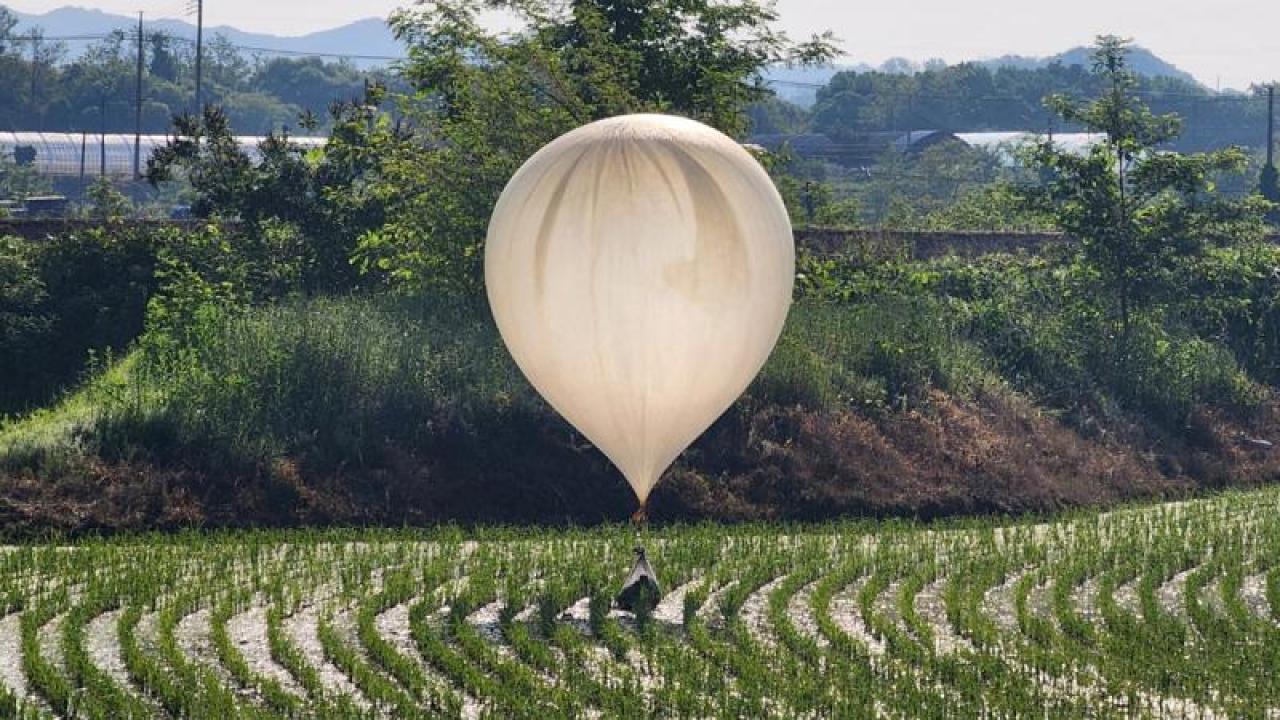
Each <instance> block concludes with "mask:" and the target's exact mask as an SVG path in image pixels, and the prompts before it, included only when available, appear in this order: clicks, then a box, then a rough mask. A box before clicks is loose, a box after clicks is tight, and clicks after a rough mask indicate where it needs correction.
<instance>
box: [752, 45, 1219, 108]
mask: <svg viewBox="0 0 1280 720" xmlns="http://www.w3.org/2000/svg"><path fill="white" fill-rule="evenodd" d="M1090 52H1091V50H1090V49H1089V48H1086V47H1076V48H1072V49H1070V50H1067V51H1065V52H1060V53H1058V54H1056V55H1049V56H1045V57H1029V56H1025V55H1004V56H1002V57H998V58H993V59H989V60H978V61H976V62H977V63H978V64H979V65H984V66H986V67H989V68H993V69H994V68H997V67H1014V68H1020V69H1023V70H1035V69H1037V68H1042V67H1045V66H1047V65H1050V64H1052V63H1055V62H1060V63H1062V64H1063V65H1085V66H1087V65H1088V64H1089V62H1090V58H1089V54H1090ZM933 62H936V61H933ZM1129 62H1130V63H1131V65H1132V67H1133V69H1134V71H1135V72H1137V73H1138V74H1139V75H1145V76H1147V77H1172V78H1178V79H1180V80H1186V81H1187V82H1192V83H1198V82H1199V81H1197V80H1196V79H1195V78H1194V77H1193V76H1192V75H1191V73H1188V72H1186V71H1185V70H1180V69H1178V67H1177V66H1175V65H1173V64H1172V63H1170V62H1167V61H1165V60H1162V59H1160V57H1159V56H1157V55H1156V54H1155V53H1153V52H1151V51H1150V50H1147V49H1146V48H1141V47H1135V48H1134V49H1133V51H1132V52H1131V53H1130V54H1129ZM922 67H923V65H922V64H921V63H918V62H914V61H912V60H909V59H906V58H892V59H890V60H888V61H886V62H884V63H882V64H881V65H880V66H878V67H876V66H873V65H869V64H867V63H855V64H846V65H828V66H823V67H813V68H787V67H781V66H779V67H773V68H770V69H769V70H767V71H766V72H765V74H764V77H765V81H766V82H768V83H769V85H770V86H771V87H772V88H773V90H774V92H776V93H777V94H778V97H780V98H782V99H783V100H786V101H788V102H792V103H795V104H797V105H801V106H804V107H808V106H810V105H812V104H813V102H814V100H815V99H816V97H817V93H818V87H820V86H822V85H826V84H827V83H828V82H829V81H830V80H831V77H832V76H833V75H835V74H836V73H838V72H844V71H846V70H852V71H855V72H867V71H870V70H879V71H881V72H889V73H902V72H916V71H919V70H920V69H921V68H922Z"/></svg>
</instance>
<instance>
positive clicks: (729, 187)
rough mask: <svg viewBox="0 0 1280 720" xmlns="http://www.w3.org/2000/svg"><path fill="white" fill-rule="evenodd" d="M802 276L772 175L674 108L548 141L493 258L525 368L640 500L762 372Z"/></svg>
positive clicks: (503, 216)
mask: <svg viewBox="0 0 1280 720" xmlns="http://www.w3.org/2000/svg"><path fill="white" fill-rule="evenodd" d="M794 276H795V246H794V241H793V239H792V235H791V224H790V221H789V220H788V218H787V212H786V208H785V207H784V206H783V204H782V199H781V198H780V197H779V196H778V192H777V190H776V189H775V188H774V185H773V182H772V181H771V180H770V179H769V176H768V175H767V174H766V173H765V171H764V169H763V168H761V167H760V165H759V163H757V162H756V161H755V159H754V158H753V157H751V155H750V154H749V153H748V152H747V151H746V150H744V149H743V148H742V147H741V146H740V145H738V143H736V142H734V141H733V140H732V139H730V138H729V137H727V136H725V135H723V134H721V133H720V132H718V131H716V130H714V129H712V128H710V127H707V126H706V125H702V124H701V123H697V122H694V121H692V120H687V119H684V118H677V117H670V116H664V115H628V116H623V117H616V118H611V119H608V120H601V121H599V122H595V123H592V124H590V125H586V126H584V127H581V128H578V129H576V130H574V131H572V132H569V133H567V134H565V135H563V136H561V137H560V138H558V139H556V140H555V141H553V142H551V143H550V144H548V145H547V146H546V147H544V148H542V149H541V150H540V151H538V152H537V153H536V154H535V155H534V156H533V157H532V158H530V159H529V161H528V162H526V163H525V164H524V166H523V167H521V168H520V170H519V171H518V172H517V173H516V174H515V176H514V177H513V178H512V179H511V181H510V182H509V183H508V184H507V187H506V189H504V190H503V192H502V196H501V197H500V198H499V200H498V204H497V207H496V208H495V210H494V213H493V217H492V219H491V220H490V223H489V234H488V241H487V245H486V248H485V282H486V285H487V288H488V293H489V304H490V306H491V308H492V310H493V315H494V318H495V320H496V321H497V325H498V330H499V331H500V332H501V333H502V338H503V340H504V341H505V342H506V344H507V348H508V349H509V350H510V351H511V355H512V357H513V358H514V359H515V361H516V364H517V365H519V367H520V369H521V370H522V371H523V372H524V374H525V375H526V376H527V377H528V378H529V381H530V382H531V383H532V384H533V386H534V387H535V388H536V389H537V390H538V392H539V393H541V394H542V396H543V397H544V398H546V399H547V401H548V402H549V403H550V404H551V405H552V406H553V407H554V408H555V409H556V410H557V411H558V412H560V414H561V415H563V416H564V417H565V419H567V420H568V421H569V422H570V423H572V424H573V425H574V426H575V427H576V428H578V430H580V431H581V432H582V433H583V434H584V435H586V436H587V438H589V439H590V440H591V441H592V442H593V443H595V445H596V446H597V447H598V448H600V449H601V450H602V451H603V452H604V453H605V454H606V455H607V456H608V457H609V459H610V460H612V461H613V463H614V464H615V465H616V466H617V467H618V469H619V470H621V471H622V473H623V474H624V475H625V476H626V478H627V481H628V482H629V483H630V484H631V487H632V488H633V489H634V490H635V493H636V497H637V498H639V500H640V502H641V504H644V502H645V501H646V500H647V499H648V496H649V491H650V490H651V489H652V488H653V485H654V484H655V483H656V482H657V481H658V478H659V476H660V475H661V474H662V472H663V471H664V470H665V469H666V468H667V466H668V465H670V464H671V462H672V461H673V460H675V458H676V456H677V455H679V454H680V452H681V451H682V450H684V449H685V448H686V447H688V445H689V443H691V442H693V440H694V439H695V438H697V436H698V435H699V434H701V433H702V431H704V430H706V428H707V427H708V426H709V425H710V424H711V423H712V422H714V421H715V419H716V418H717V417H719V416H720V414H721V413H723V412H724V411H725V409H727V408H728V407H729V406H730V405H731V404H732V403H733V401H734V400H735V399H736V398H737V397H738V396H739V395H740V394H741V393H742V391H743V390H744V389H745V388H746V386H747V385H748V384H749V383H750V382H751V380H752V378H754V377H755V375H756V374H757V373H758V372H759V371H760V367H761V366H762V365H763V364H764V362H765V360H766V359H767V358H768V355H769V353H770V351H771V350H772V349H773V346H774V343H775V342H777V339H778V335H779V333H780V332H781V331H782V325H783V322H784V321H785V320H786V315H787V310H788V308H789V307H790V303H791V290H792V283H793V281H794Z"/></svg>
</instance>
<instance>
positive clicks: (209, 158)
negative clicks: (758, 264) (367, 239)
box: [146, 87, 395, 295]
mask: <svg viewBox="0 0 1280 720" xmlns="http://www.w3.org/2000/svg"><path fill="white" fill-rule="evenodd" d="M381 93H382V90H381V89H379V88H376V87H374V88H371V90H370V93H369V95H368V96H366V98H365V99H364V100H363V101H360V102H351V103H338V104H335V105H334V107H333V108H332V122H333V125H334V130H333V133H332V136H331V137H330V140H329V143H328V144H327V146H326V147H325V148H324V149H308V148H306V147H303V146H301V145H299V144H297V143H295V142H292V141H291V140H290V139H289V136H288V135H286V134H283V133H282V134H275V135H268V136H267V138H266V139H265V140H264V141H263V142H262V143H261V144H260V145H259V146H258V155H259V158H258V159H257V161H256V162H255V161H254V160H253V159H251V158H250V157H249V156H248V154H246V153H245V152H244V151H243V150H242V149H241V147H240V145H239V143H238V142H237V140H236V136H235V133H234V132H233V130H232V126H231V121H230V119H229V118H228V116H227V114H226V113H225V112H224V111H223V110H222V109H221V108H219V107H217V106H209V107H208V108H206V109H205V111H204V113H203V114H202V115H201V116H193V115H183V116H180V117H179V118H177V119H176V120H175V124H174V129H175V137H174V139H173V140H171V141H170V142H169V143H168V144H167V145H165V146H164V147H162V148H159V149H158V150H157V151H156V152H155V153H154V154H153V155H152V157H151V158H150V159H149V160H148V162H147V171H146V177H147V179H148V181H150V182H151V184H152V185H159V184H161V183H163V182H165V181H167V180H170V179H172V178H174V177H178V176H181V177H184V178H185V179H186V180H187V181H188V182H189V183H190V185H191V188H192V191H193V193H194V199H193V202H192V206H191V209H192V213H193V214H194V215H196V216H197V217H201V218H216V219H228V220H236V221H239V222H240V223H241V224H242V225H243V226H244V230H245V233H244V235H245V237H244V238H241V239H240V242H242V243H243V247H241V248H240V251H241V254H242V255H243V258H244V259H245V261H246V262H248V263H250V264H252V265H255V266H256V267H257V268H258V269H259V270H260V275H261V276H262V277H269V278H273V279H272V280H270V282H268V283H267V285H268V286H269V287H267V288H265V294H268V295H270V294H277V293H278V292H284V291H287V290H304V291H308V292H311V291H321V290H329V291H343V290H349V289H350V288H351V287H352V285H354V283H355V280H356V278H355V269H354V268H353V267H352V265H351V262H350V260H351V254H352V253H353V252H354V249H355V239H356V238H358V237H360V236H361V235H362V234H363V233H365V232H366V231H368V230H369V229H371V228H374V227H378V226H379V225H380V224H381V223H382V221H383V212H382V203H383V200H382V198H381V197H380V196H377V195H373V194H370V193H368V192H366V191H365V189H364V188H366V187H367V186H368V184H369V182H370V181H371V175H370V173H372V172H373V171H374V170H375V169H376V167H377V165H378V163H380V162H382V160H383V159H384V158H383V156H384V152H385V151H386V150H387V149H388V148H390V147H391V146H392V145H391V142H390V139H389V138H390V136H392V135H394V134H395V133H394V130H392V129H390V128H389V125H388V124H386V123H383V124H381V125H379V124H378V123H377V122H376V116H377V111H376V107H377V105H378V103H379V102H380V101H381V97H382V95H381ZM378 128H382V129H383V130H377V129H378ZM303 238H305V241H303ZM275 266H279V267H275ZM281 270H285V272H284V273H283V275H281V274H280V273H279V272H278V271H281ZM281 277H291V278H295V279H296V280H297V282H296V284H292V285H291V286H289V287H285V285H289V283H285V284H283V285H282V284H281V283H280V282H278V280H279V278H281Z"/></svg>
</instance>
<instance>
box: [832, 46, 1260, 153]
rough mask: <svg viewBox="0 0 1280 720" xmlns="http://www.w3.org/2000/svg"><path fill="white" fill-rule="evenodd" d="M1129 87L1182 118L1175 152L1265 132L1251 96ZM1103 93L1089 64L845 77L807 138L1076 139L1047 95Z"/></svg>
mask: <svg viewBox="0 0 1280 720" xmlns="http://www.w3.org/2000/svg"><path fill="white" fill-rule="evenodd" d="M1135 81H1136V85H1135V87H1134V91H1135V92H1138V93H1140V94H1141V95H1142V96H1143V97H1144V99H1146V100H1147V101H1148V102H1149V103H1150V104H1151V106H1152V107H1153V108H1154V111H1155V112H1156V113H1157V114H1168V113H1176V114H1178V115H1180V116H1182V117H1184V118H1186V124H1185V128H1184V130H1185V131H1184V133H1183V134H1182V135H1181V136H1180V137H1178V138H1174V139H1172V141H1171V142H1172V146H1173V148H1175V149H1177V150H1179V151H1183V152H1189V151H1196V150H1206V149H1210V148H1217V147H1222V146H1223V145H1224V144H1236V145H1247V146H1255V147H1256V146H1257V145H1258V137H1259V136H1258V129H1259V128H1263V127H1265V126H1266V103H1265V101H1264V100H1263V98H1262V97H1261V93H1255V94H1254V95H1253V97H1254V98H1256V100H1257V101H1256V102H1243V101H1242V100H1245V99H1247V98H1248V97H1249V96H1245V95H1235V94H1228V93H1223V94H1221V95H1219V94H1217V93H1215V91H1214V90H1212V89H1210V88H1206V87H1204V86H1203V85H1201V84H1199V83H1196V82H1194V81H1193V80H1189V79H1179V78H1170V77H1150V76H1139V77H1136V78H1135ZM1106 89H1107V88H1106V83H1105V82H1104V81H1103V80H1102V79H1101V78H1100V77H1098V76H1097V75H1095V74H1093V73H1091V72H1090V68H1089V66H1088V64H1087V63H1085V64H1084V65H1076V64H1071V65H1068V64H1063V63H1053V64H1049V65H1046V66H1044V67H1040V68H1015V67H1009V66H1004V67H996V68H992V67H987V66H984V65H982V64H979V63H973V62H965V63H957V64H955V65H946V64H941V65H935V66H932V67H926V68H923V69H920V70H919V71H917V72H911V73H892V72H885V71H883V70H879V71H868V72H856V71H852V70H849V71H843V72H840V73H837V74H836V75H835V76H834V77H832V78H831V80H830V81H829V82H828V83H827V85H826V86H824V87H822V88H819V89H818V91H817V99H816V103H815V104H814V106H813V109H812V112H811V116H810V117H811V120H810V122H809V125H808V127H807V129H808V131H809V132H818V133H824V134H827V135H829V136H831V137H832V138H833V139H835V140H837V141H839V142H843V143H852V144H858V143H860V142H861V143H865V141H867V140H868V139H870V138H871V137H873V135H872V134H873V133H876V132H899V133H900V132H903V131H905V130H908V129H917V130H919V129H925V128H932V129H943V130H950V131H953V132H956V131H968V132H978V131H1006V130H1012V129H1024V130H1038V131H1042V132H1047V131H1050V130H1052V131H1055V132H1072V131H1082V130H1085V129H1086V127H1085V125H1083V124H1080V123H1077V122H1075V121H1071V122H1068V123H1066V124H1063V123H1056V124H1055V123H1054V122H1053V118H1052V116H1051V115H1050V114H1047V113H1046V111H1045V107H1044V105H1043V99H1044V98H1045V97H1046V96H1048V95H1053V94H1059V95H1065V96H1070V97H1096V96H1097V95H1099V94H1101V93H1103V92H1105V91H1106ZM1219 98H1222V101H1220V102H1217V101H1216V100H1218V99H1219Z"/></svg>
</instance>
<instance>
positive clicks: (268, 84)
mask: <svg viewBox="0 0 1280 720" xmlns="http://www.w3.org/2000/svg"><path fill="white" fill-rule="evenodd" d="M6 22H7V21H5V20H3V19H2V18H0V30H3V29H4V28H5V23H6ZM29 37H30V36H24V37H23V39H24V40H27V42H28V43H29ZM39 49H40V53H39V55H40V57H39V58H38V61H37V63H36V66H35V67H34V68H33V67H32V64H31V60H30V46H29V44H27V45H22V44H19V43H18V42H15V39H14V38H13V37H12V35H11V34H8V33H5V32H0V123H3V124H4V126H5V127H15V128H18V129H22V130H39V129H57V130H66V129H72V130H89V131H94V132H97V131H106V132H132V131H133V130H134V120H135V118H134V109H133V99H132V98H133V92H134V81H135V80H134V74H135V71H136V57H137V40H136V38H135V37H134V36H133V35H130V34H128V33H125V32H123V31H116V32H113V33H111V34H109V35H108V36H107V37H106V38H104V39H101V40H98V41H95V42H94V43H92V44H91V45H89V47H88V48H87V49H86V51H85V52H84V53H82V54H80V55H78V56H77V57H75V58H73V59H70V60H67V59H66V47H65V46H64V45H62V44H60V43H57V42H53V41H50V40H47V39H46V40H42V41H41V42H40V44H39ZM143 53H144V58H143V60H144V63H145V68H146V75H145V78H144V82H145V89H144V92H145V95H146V97H145V101H144V103H143V113H142V130H143V132H146V133H163V132H165V131H166V130H167V129H168V126H169V124H170V122H171V119H172V118H173V117H174V116H175V115H178V114H181V113H182V112H184V111H186V110H188V109H189V108H191V106H192V103H193V93H194V84H195V70H194V55H195V53H194V47H193V45H192V43H191V42H190V41H189V40H187V39H185V38H176V37H173V36H171V35H169V34H167V33H165V32H163V31H152V30H148V31H146V34H145V42H144V47H143ZM204 74H205V77H204V86H203V93H204V96H205V99H206V101H209V102H212V103H214V104H217V105H219V106H221V107H222V108H223V110H224V111H225V112H226V114H227V116H228V117H229V118H230V119H231V123H232V125H233V126H234V127H236V128H237V130H238V131H239V133H240V134H242V135H251V134H266V133H268V132H271V131H280V130H282V129H284V128H286V127H287V126H288V125H290V124H292V123H294V122H295V119H296V118H297V117H298V116H299V115H300V114H302V113H304V112H307V113H311V114H313V115H314V116H316V117H318V118H320V119H322V120H325V119H327V117H328V116H327V115H326V114H325V110H326V108H328V106H329V104H330V103H332V102H335V101H340V102H341V101H349V100H353V99H356V98H359V97H360V96H361V94H362V88H363V86H364V84H365V82H366V81H368V80H375V81H376V80H385V79H386V78H387V77H389V73H388V71H386V70H374V71H369V72H361V71H359V70H357V69H356V68H355V67H353V66H352V65H351V64H350V63H348V62H345V61H341V62H327V61H324V60H321V59H318V58H261V57H255V56H251V55H250V54H249V53H247V52H246V51H243V50H241V49H240V48H237V47H235V46H233V45H232V44H231V43H230V41H228V40H227V39H226V38H225V37H224V36H222V35H220V34H217V33H213V34H211V35H210V36H209V37H207V38H206V42H205V47H204ZM33 76H34V77H33ZM33 79H34V80H35V82H34V83H33V82H32V80H33ZM33 91H34V94H33Z"/></svg>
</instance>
